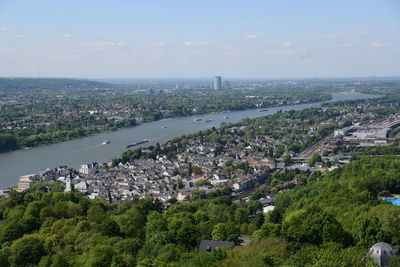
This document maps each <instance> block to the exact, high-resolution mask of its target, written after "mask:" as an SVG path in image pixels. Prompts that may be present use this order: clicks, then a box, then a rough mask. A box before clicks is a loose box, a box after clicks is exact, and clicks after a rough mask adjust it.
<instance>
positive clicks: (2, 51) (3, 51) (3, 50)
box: [0, 47, 10, 53]
mask: <svg viewBox="0 0 400 267" xmlns="http://www.w3.org/2000/svg"><path fill="white" fill-rule="evenodd" d="M8 51H10V49H8V48H4V47H0V53H6V52H8Z"/></svg>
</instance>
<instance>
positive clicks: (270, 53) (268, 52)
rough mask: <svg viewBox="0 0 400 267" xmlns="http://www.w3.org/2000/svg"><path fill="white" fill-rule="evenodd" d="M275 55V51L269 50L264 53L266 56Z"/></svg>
mask: <svg viewBox="0 0 400 267" xmlns="http://www.w3.org/2000/svg"><path fill="white" fill-rule="evenodd" d="M276 53H278V51H276V50H275V49H270V50H267V51H265V54H268V55H273V54H276Z"/></svg>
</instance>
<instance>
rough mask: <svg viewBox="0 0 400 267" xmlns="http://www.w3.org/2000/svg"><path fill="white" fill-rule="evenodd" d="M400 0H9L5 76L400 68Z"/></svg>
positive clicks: (2, 39) (348, 72) (1, 64)
mask: <svg viewBox="0 0 400 267" xmlns="http://www.w3.org/2000/svg"><path fill="white" fill-rule="evenodd" d="M399 62H400V1H398V0H324V1H322V0H319V1H316V0H303V1H298V0H290V1H289V0H276V1H272V0H247V1H244V0H230V1H226V0H214V1H210V0H202V1H191V0H179V1H178V0H169V1H166V0H158V1H156V0H153V1H152V0H146V1H144V0H142V1H136V0H131V1H127V0H126V1H124V0H115V1H105V0H97V1H92V0H80V1H77V0H68V1H67V0H59V1H54V0H53V1H42V0H35V1H32V0H0V76H33V77H36V76H41V77H92V78H105V77H127V78H142V77H143V78H148V77H208V76H214V75H222V76H224V77H238V78H239V77H242V78H246V77H247V78H253V77H258V78H291V77H293V78H296V77H350V76H392V75H400V68H399V67H398V66H399Z"/></svg>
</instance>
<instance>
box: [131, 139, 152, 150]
mask: <svg viewBox="0 0 400 267" xmlns="http://www.w3.org/2000/svg"><path fill="white" fill-rule="evenodd" d="M148 142H150V140H148V139H143V141H140V142H136V143H133V144H130V145H127V146H125V148H130V147H134V146H138V145H141V144H144V143H148Z"/></svg>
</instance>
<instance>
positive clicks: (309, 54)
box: [300, 53, 313, 60]
mask: <svg viewBox="0 0 400 267" xmlns="http://www.w3.org/2000/svg"><path fill="white" fill-rule="evenodd" d="M312 57H313V54H311V53H304V54H302V55H300V59H302V60H307V59H310V58H312Z"/></svg>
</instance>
